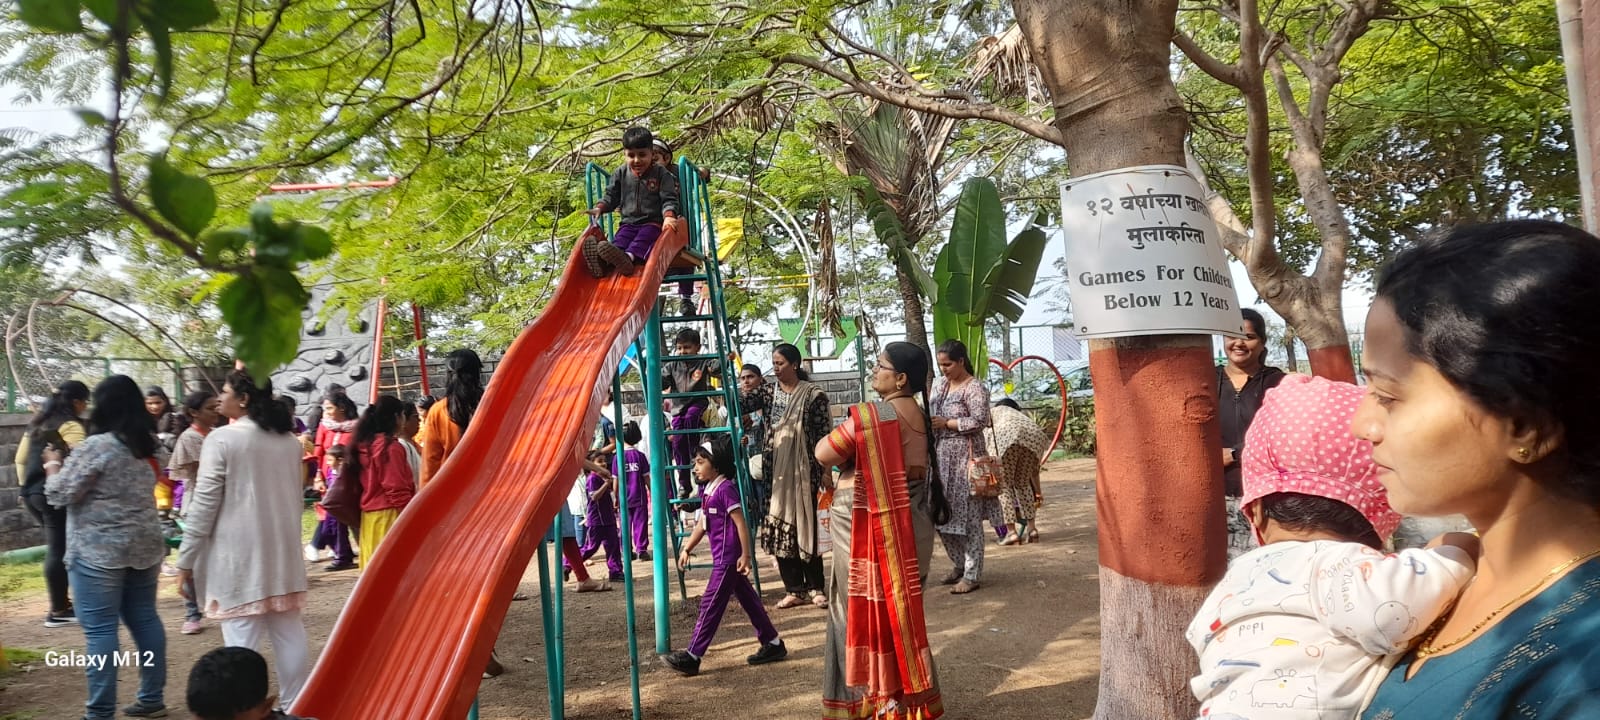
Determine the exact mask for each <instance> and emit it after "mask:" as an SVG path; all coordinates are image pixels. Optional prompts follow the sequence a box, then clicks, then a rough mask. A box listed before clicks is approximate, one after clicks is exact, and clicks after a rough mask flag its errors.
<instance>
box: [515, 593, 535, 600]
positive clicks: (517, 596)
mask: <svg viewBox="0 0 1600 720" xmlns="http://www.w3.org/2000/svg"><path fill="white" fill-rule="evenodd" d="M531 599H532V598H530V597H528V594H527V593H525V592H519V593H517V594H515V595H512V596H511V602H522V601H523V600H531Z"/></svg>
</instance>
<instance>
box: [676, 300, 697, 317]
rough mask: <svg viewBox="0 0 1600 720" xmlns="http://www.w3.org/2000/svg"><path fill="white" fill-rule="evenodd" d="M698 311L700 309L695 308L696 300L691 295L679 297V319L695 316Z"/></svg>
mask: <svg viewBox="0 0 1600 720" xmlns="http://www.w3.org/2000/svg"><path fill="white" fill-rule="evenodd" d="M698 309H699V308H697V307H695V302H694V298H693V297H691V296H689V295H679V296H678V315H679V317H688V316H690V315H693V314H695V311H696V310H698Z"/></svg>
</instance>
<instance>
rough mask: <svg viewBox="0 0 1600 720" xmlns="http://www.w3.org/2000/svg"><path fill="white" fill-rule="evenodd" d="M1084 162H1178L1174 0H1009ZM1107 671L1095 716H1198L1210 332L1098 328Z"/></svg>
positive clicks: (1216, 495) (1210, 486) (1211, 520)
mask: <svg viewBox="0 0 1600 720" xmlns="http://www.w3.org/2000/svg"><path fill="white" fill-rule="evenodd" d="M1013 6H1014V8H1015V9H1016V15H1017V19H1018V22H1019V23H1020V24H1021V25H1022V28H1023V32H1024V34H1025V35H1026V36H1027V38H1028V44H1029V47H1030V49H1031V50H1032V53H1033V58H1034V61H1035V62H1036V63H1037V64H1038V66H1039V70H1040V73H1041V76H1042V77H1043V78H1044V82H1045V85H1046V86H1047V87H1048V88H1049V89H1050V93H1051V97H1052V101H1053V102H1054V104H1055V110H1056V118H1055V125H1056V127H1057V129H1059V131H1060V133H1061V138H1062V145H1063V147H1064V148H1065V149H1066V152H1067V161H1068V162H1069V163H1070V166H1071V169H1072V172H1073V174H1074V175H1084V174H1089V173H1094V172H1100V171H1104V170H1112V169H1116V168H1122V167H1130V166H1135V165H1148V164H1172V165H1183V164H1184V150H1183V138H1184V133H1185V131H1186V130H1187V127H1188V120H1187V117H1186V116H1185V114H1184V109H1183V106H1182V104H1181V102H1180V101H1179V98H1178V94H1177V91H1176V89H1174V87H1173V85H1172V79H1171V77H1170V75H1169V71H1168V62H1169V47H1170V46H1169V42H1170V40H1171V38H1172V36H1173V31H1174V22H1175V18H1176V13H1177V0H1072V1H1070V2H1069V1H1068V0H1013ZM1089 369H1090V373H1091V374H1092V375H1093V378H1094V385H1095V413H1096V416H1095V417H1096V424H1097V426H1098V431H1099V432H1098V441H1099V443H1098V444H1099V448H1098V457H1099V475H1100V477H1099V485H1098V488H1097V496H1098V500H1099V504H1098V508H1099V509H1098V513H1099V519H1100V523H1099V539H1100V565H1101V572H1100V590H1101V605H1100V623H1101V673H1100V696H1099V702H1098V705H1097V707H1096V709H1095V717H1096V718H1104V719H1108V720H1124V719H1127V720H1133V719H1143V718H1184V717H1194V716H1195V713H1196V710H1197V707H1196V703H1195V700H1194V695H1193V693H1191V692H1190V690H1189V678H1190V677H1191V676H1192V675H1193V674H1194V668H1193V663H1194V660H1193V657H1194V656H1193V654H1192V651H1190V650H1189V649H1188V646H1187V643H1186V642H1185V641H1184V637H1183V632H1184V629H1185V627H1186V625H1187V624H1188V622H1189V620H1190V619H1191V618H1192V617H1193V616H1194V613H1195V611H1196V610H1197V609H1198V608H1199V605H1200V603H1201V601H1203V600H1204V599H1205V596H1206V593H1207V591H1208V590H1209V588H1210V586H1211V585H1212V584H1214V583H1215V582H1216V581H1217V580H1218V579H1220V578H1221V577H1222V573H1223V571H1224V570H1225V568H1226V551H1225V536H1226V523H1225V519H1224V514H1223V509H1222V472H1221V466H1220V464H1219V462H1218V457H1219V455H1220V452H1221V440H1220V431H1219V429H1218V424H1217V421H1216V414H1217V413H1216V395H1217V393H1216V375H1215V370H1214V369H1213V368H1212V364H1211V338H1210V337H1208V336H1203V335H1181V336H1161V337H1140V338H1127V339H1119V340H1114V341H1112V340H1104V341H1094V342H1092V343H1091V344H1090V352H1089Z"/></svg>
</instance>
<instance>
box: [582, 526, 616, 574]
mask: <svg viewBox="0 0 1600 720" xmlns="http://www.w3.org/2000/svg"><path fill="white" fill-rule="evenodd" d="M601 548H605V551H606V570H607V571H609V572H610V573H611V575H612V576H613V577H615V576H619V575H621V574H622V539H621V538H619V537H617V526H616V525H593V526H590V527H589V536H588V537H586V538H584V540H583V548H581V550H580V552H581V554H582V556H583V559H585V560H588V559H589V558H592V557H594V554H595V553H596V552H599V551H600V549H601Z"/></svg>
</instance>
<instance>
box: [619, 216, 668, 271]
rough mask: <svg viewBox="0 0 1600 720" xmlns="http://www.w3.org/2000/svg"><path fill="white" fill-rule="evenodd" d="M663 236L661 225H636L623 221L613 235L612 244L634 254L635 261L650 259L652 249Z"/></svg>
mask: <svg viewBox="0 0 1600 720" xmlns="http://www.w3.org/2000/svg"><path fill="white" fill-rule="evenodd" d="M660 238H661V226H660V225H634V224H631V223H623V224H621V225H618V226H617V231H616V233H614V234H612V236H611V244H612V245H615V246H617V247H618V248H619V249H621V250H622V251H623V252H626V253H628V254H629V255H632V256H633V259H634V262H643V261H645V260H649V259H650V249H651V248H653V247H655V246H656V240H658V239H660Z"/></svg>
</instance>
